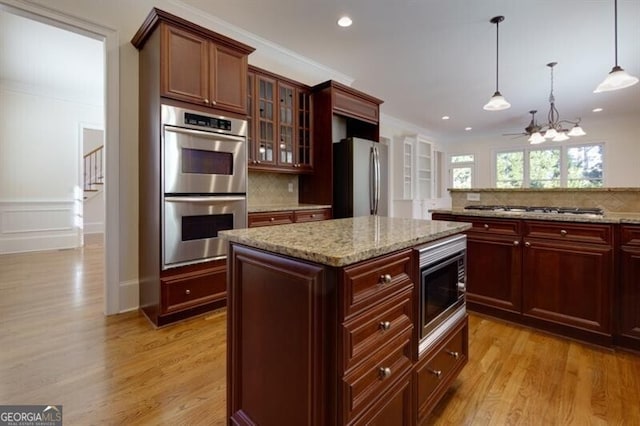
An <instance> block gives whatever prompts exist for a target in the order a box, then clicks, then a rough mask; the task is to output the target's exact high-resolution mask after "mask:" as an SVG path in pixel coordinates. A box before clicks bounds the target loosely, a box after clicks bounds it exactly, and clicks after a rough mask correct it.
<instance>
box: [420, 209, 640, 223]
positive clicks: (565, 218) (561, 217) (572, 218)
mask: <svg viewBox="0 0 640 426" xmlns="http://www.w3.org/2000/svg"><path fill="white" fill-rule="evenodd" d="M429 212H430V213H442V214H452V215H455V216H470V217H495V218H500V219H533V220H547V221H553V222H582V223H611V224H616V223H627V224H640V213H635V214H634V213H605V214H604V215H603V216H602V217H594V216H585V215H567V214H560V213H531V212H500V211H487V210H478V211H468V210H448V209H434V210H429Z"/></svg>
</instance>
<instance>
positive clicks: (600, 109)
mask: <svg viewBox="0 0 640 426" xmlns="http://www.w3.org/2000/svg"><path fill="white" fill-rule="evenodd" d="M591 111H593V112H600V111H602V108H594V109H592V110H591Z"/></svg>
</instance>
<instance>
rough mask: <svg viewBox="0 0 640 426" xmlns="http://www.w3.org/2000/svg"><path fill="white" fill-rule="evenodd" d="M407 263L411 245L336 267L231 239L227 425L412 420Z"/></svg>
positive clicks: (402, 423)
mask: <svg viewBox="0 0 640 426" xmlns="http://www.w3.org/2000/svg"><path fill="white" fill-rule="evenodd" d="M413 266H414V259H413V252H412V250H402V251H399V252H395V253H391V254H388V255H384V256H381V257H378V258H373V259H370V260H366V261H362V262H359V263H356V264H353V265H349V266H345V267H341V268H336V267H329V266H324V265H318V264H315V263H310V262H307V261H303V260H300V259H294V258H290V257H286V256H282V255H277V254H274V253H269V252H265V251H262V250H259V249H254V248H249V247H246V246H243V245H239V244H235V243H232V244H231V249H230V255H229V273H230V276H229V285H230V290H229V296H230V298H229V313H228V324H229V344H228V358H227V359H229V360H230V361H229V363H228V366H227V368H228V371H227V377H228V387H227V392H228V394H227V398H228V404H227V407H228V410H229V411H228V416H229V417H230V419H231V422H232V423H234V424H244V425H253V424H264V425H267V424H292V425H293V424H295V425H302V424H304V425H318V426H325V425H346V424H350V425H365V424H366V425H375V424H377V425H391V424H392V425H394V426H395V425H398V426H411V425H415V423H416V421H415V419H416V417H415V416H416V412H415V398H414V384H413V377H414V376H413V373H412V369H413V365H414V360H415V358H416V352H417V342H416V337H415V336H416V335H415V328H414V319H415V316H414V309H415V306H414V296H413V294H414V291H415V286H414V282H413V278H412V277H413V275H414V271H413ZM385 276H388V279H387V280H385V281H384V282H383V281H381V280H382V277H385ZM255 354H260V356H255ZM280 403H282V404H284V405H281V404H280ZM283 406H286V409H283V408H282V407H283Z"/></svg>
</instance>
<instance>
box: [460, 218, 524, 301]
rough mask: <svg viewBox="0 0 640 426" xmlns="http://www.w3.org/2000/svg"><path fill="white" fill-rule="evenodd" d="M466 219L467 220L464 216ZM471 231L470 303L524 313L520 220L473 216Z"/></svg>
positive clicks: (469, 262)
mask: <svg viewBox="0 0 640 426" xmlns="http://www.w3.org/2000/svg"><path fill="white" fill-rule="evenodd" d="M461 221H462V222H466V221H467V220H461ZM469 222H471V224H472V227H471V229H470V230H468V231H467V232H466V234H467V283H466V284H467V303H468V304H469V306H470V307H471V309H476V310H480V311H482V308H483V307H487V306H488V307H491V308H494V309H500V310H503V311H508V312H513V313H518V314H519V313H520V312H521V303H522V279H521V277H522V247H521V238H522V237H521V230H520V227H521V224H520V222H519V221H508V220H499V219H479V220H475V219H474V220H469Z"/></svg>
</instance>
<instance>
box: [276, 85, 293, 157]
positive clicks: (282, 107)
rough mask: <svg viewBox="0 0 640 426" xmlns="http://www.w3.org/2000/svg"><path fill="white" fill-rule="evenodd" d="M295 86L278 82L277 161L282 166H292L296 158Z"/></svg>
mask: <svg viewBox="0 0 640 426" xmlns="http://www.w3.org/2000/svg"><path fill="white" fill-rule="evenodd" d="M294 94H295V88H294V87H292V86H288V85H286V84H283V83H278V101H279V110H278V112H279V116H278V122H279V132H278V133H279V135H278V136H279V139H280V140H279V142H278V143H279V145H278V152H279V156H278V163H279V164H280V165H282V166H290V167H293V166H294V164H295V162H296V159H295V158H294V153H295V152H294V149H293V145H294V126H295V120H294V117H295V116H294V110H295V97H294Z"/></svg>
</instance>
